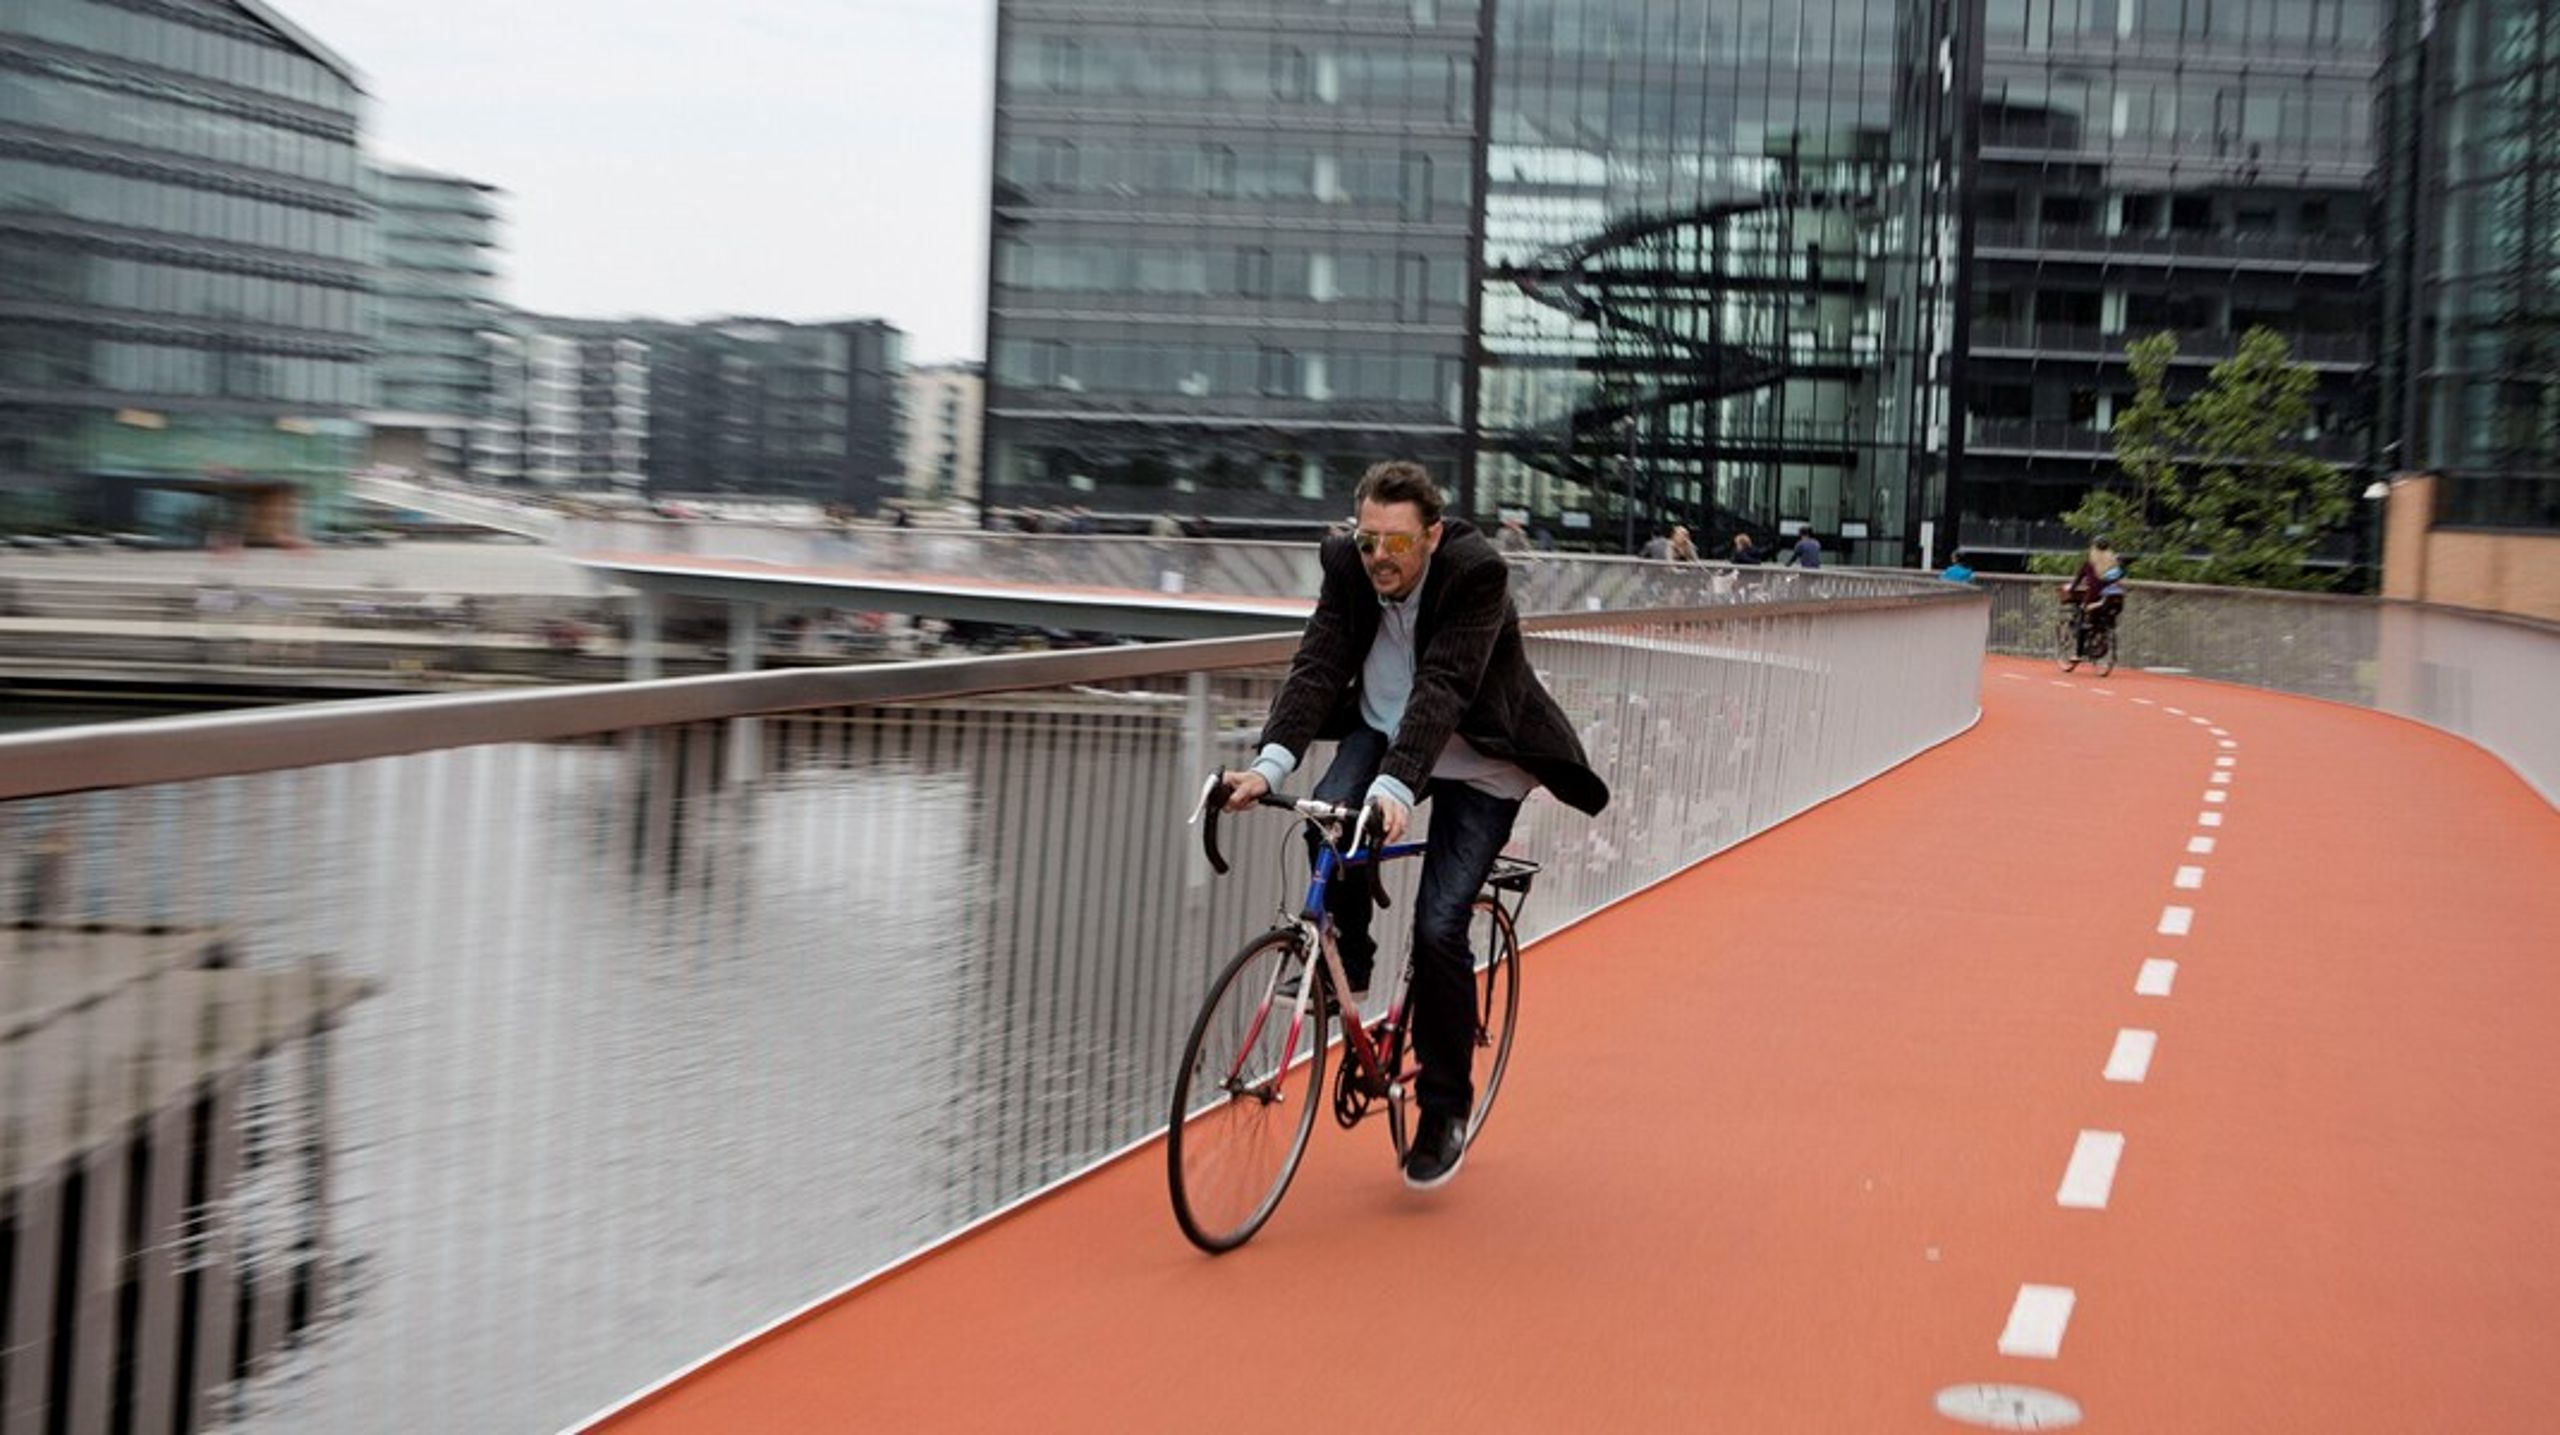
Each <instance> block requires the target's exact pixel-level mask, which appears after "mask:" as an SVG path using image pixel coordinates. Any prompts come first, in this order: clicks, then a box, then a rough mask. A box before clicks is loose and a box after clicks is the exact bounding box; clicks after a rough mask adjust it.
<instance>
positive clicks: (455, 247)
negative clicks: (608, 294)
mask: <svg viewBox="0 0 2560 1435" xmlns="http://www.w3.org/2000/svg"><path fill="white" fill-rule="evenodd" d="M365 178H366V187H367V190H368V193H369V197H370V198H371V199H372V201H373V204H374V209H375V261H376V267H375V269H374V294H375V299H374V316H375V324H376V333H377V336H378V342H379V343H380V345H381V353H380V355H379V357H378V358H377V360H376V367H375V371H374V390H375V392H374V401H375V403H376V404H378V405H379V406H380V408H381V409H382V410H383V412H385V413H387V414H393V415H402V416H408V417H409V418H410V419H411V421H413V422H414V421H416V420H420V419H438V418H440V419H443V420H445V421H446V422H445V423H444V424H443V425H442V427H444V428H448V429H452V430H454V431H456V432H463V431H467V429H468V426H469V425H470V424H472V423H473V422H476V421H477V420H478V419H480V418H482V417H483V416H485V414H486V412H487V409H488V403H489V386H490V381H491V380H490V374H491V365H492V362H493V355H492V354H491V352H490V345H489V343H488V340H487V339H486V338H485V337H484V335H485V334H486V333H487V332H488V330H489V329H490V326H491V322H492V318H493V315H494V313H495V308H496V301H497V293H496V290H497V271H496V268H495V267H494V266H493V265H492V264H491V263H490V258H489V255H490V251H491V250H492V249H493V248H495V247H496V245H497V242H498V235H497V229H498V211H497V206H496V204H495V201H494V196H495V194H496V192H497V191H496V189H495V188H494V187H493V186H490V185H486V184H482V183H480V182H479V181H477V180H469V179H462V178H459V177H457V176H454V175H447V174H436V173H434V172H432V171H428V170H420V169H410V168H407V167H404V166H397V165H379V164H377V165H370V166H368V167H367V169H366V173H365Z"/></svg>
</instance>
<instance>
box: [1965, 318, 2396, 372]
mask: <svg viewBox="0 0 2560 1435" xmlns="http://www.w3.org/2000/svg"><path fill="white" fill-rule="evenodd" d="M2154 332H2157V329H2156V326H2149V325H2142V324H2136V325H2134V326H2133V327H2132V328H2130V329H2126V330H2112V329H2099V328H2096V327H2093V326H2089V325H2078V324H2043V323H2036V324H2030V323H2023V322H2020V321H2018V320H2015V319H1985V320H1979V321H1977V322H1976V323H1975V324H1974V326H1973V348H1974V350H1975V351H1976V352H1982V351H1985V350H2013V351H2020V352H2033V353H2040V354H2076V355H2087V356H2095V357H2098V358H2103V359H2108V360H2122V359H2123V358H2124V355H2125V348H2126V346H2127V345H2129V344H2131V343H2133V342H2134V341H2135V340H2137V339H2141V338H2144V337H2147V336H2148V335H2150V334H2152V333H2154ZM2176 332H2177V335H2178V361H2179V362H2181V363H2204V362H2208V361H2216V360H2221V359H2228V358H2230V357H2231V356H2232V355H2234V354H2236V353H2238V352H2239V351H2240V338H2241V336H2240V335H2238V334H2236V333H2233V332H2231V331H2230V330H2227V329H2181V330H2178V331H2176ZM2285 342H2286V343H2287V344H2289V345H2291V346H2292V350H2293V357H2294V358H2295V359H2297V360H2299V361H2300V362H2302V363H2306V364H2314V365H2321V364H2325V365H2329V366H2332V367H2351V366H2357V365H2362V364H2367V363H2370V362H2372V360H2373V342H2372V341H2371V340H2370V339H2367V338H2366V337H2365V336H2363V335H2361V334H2287V335H2285Z"/></svg>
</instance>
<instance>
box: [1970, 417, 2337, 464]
mask: <svg viewBox="0 0 2560 1435" xmlns="http://www.w3.org/2000/svg"><path fill="white" fill-rule="evenodd" d="M1964 432H1965V451H1966V452H1967V453H1970V454H1975V455H2002V456H2023V457H2029V458H2087V459H2102V458H2109V457H2112V456H2113V455H2114V453H2115V436H2114V435H2113V434H2111V433H2109V432H2107V431H2106V430H2104V429H2098V428H2091V427H2089V426H2088V425H2086V424H2074V423H2038V422H2035V421H2033V420H2030V419H1990V418H1979V417H1976V418H1971V419H1967V420H1966V421H1965V430H1964ZM2294 448H2295V450H2296V451H2297V452H2300V453H2306V454H2309V455H2310V456H2311V457H2313V458H2319V459H2326V460H2328V461H2329V462H2331V463H2355V462H2358V461H2360V460H2361V459H2363V457H2364V446H2363V444H2361V443H2360V442H2358V441H2357V440H2356V439H2355V438H2354V437H2352V436H2351V435H2347V434H2336V433H2331V434H2321V435H2320V436H2318V437H2316V438H2298V439H2295V440H2294ZM2189 456H2190V457H2192V455H2189Z"/></svg>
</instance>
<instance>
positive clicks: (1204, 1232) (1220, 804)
mask: <svg viewBox="0 0 2560 1435" xmlns="http://www.w3.org/2000/svg"><path fill="white" fill-rule="evenodd" d="M1228 795H1229V793H1228V789H1227V787H1226V786H1225V784H1224V783H1223V782H1222V781H1221V780H1220V778H1219V776H1218V775H1217V774H1214V773H1213V774H1211V775H1210V778H1209V781H1208V784H1207V786H1205V787H1204V788H1203V789H1202V790H1201V795H1200V808H1199V811H1198V813H1197V815H1196V816H1195V817H1194V818H1193V820H1194V821H1196V822H1198V823H1200V824H1201V846H1202V848H1203V849H1204V851H1205V852H1206V853H1207V856H1208V859H1209V865H1210V866H1211V867H1212V868H1214V869H1215V870H1216V871H1217V872H1218V873H1219V874H1220V875H1224V874H1225V873H1226V872H1227V870H1228V865H1227V859H1226V856H1225V854H1224V853H1222V852H1221V851H1220V850H1219V846H1218V823H1219V817H1220V815H1221V814H1222V812H1223V811H1224V809H1225V807H1226V803H1227V798H1228ZM1258 805H1259V806H1262V807H1269V808H1277V809H1279V810H1281V811H1285V812H1288V813H1291V814H1292V815H1294V816H1296V817H1297V818H1298V819H1299V820H1300V822H1301V823H1303V824H1304V825H1305V826H1306V827H1307V828H1308V829H1309V830H1311V831H1312V832H1313V833H1314V834H1315V835H1316V837H1317V839H1318V840H1317V841H1316V843H1315V864H1314V870H1313V871H1312V872H1311V873H1310V875H1309V877H1308V881H1307V889H1306V894H1305V897H1304V899H1303V900H1302V901H1300V902H1299V903H1298V905H1297V908H1296V912H1295V915H1294V916H1293V917H1290V918H1289V919H1288V920H1285V921H1283V922H1282V923H1281V924H1280V925H1278V926H1275V927H1273V928H1272V929H1271V930H1269V931H1267V932H1265V933H1263V934H1262V935H1261V936H1259V937H1256V938H1254V939H1253V940H1252V941H1250V942H1247V943H1246V944H1245V946H1244V950H1242V951H1240V952H1238V953H1237V954H1236V955H1235V957H1234V959H1233V960H1231V961H1229V962H1228V963H1227V965H1226V968H1225V970H1224V971H1222V972H1221V973H1220V974H1219V975H1218V977H1217V979H1216V980H1215V981H1214V982H1213V983H1212V984H1211V985H1210V988H1209V994H1208V997H1207V998H1206V999H1205V1000H1203V1001H1202V1002H1201V1004H1200V1015H1199V1017H1198V1018H1197V1019H1196V1020H1195V1021H1193V1023H1192V1025H1191V1036H1190V1039H1189V1040H1188V1041H1186V1042H1185V1043H1184V1045H1183V1050H1182V1067H1181V1070H1180V1071H1179V1073H1178V1074H1177V1075H1176V1076H1175V1078H1174V1083H1173V1113H1172V1118H1171V1135H1170V1137H1169V1138H1168V1140H1167V1142H1166V1151H1165V1161H1166V1174H1167V1177H1168V1179H1169V1181H1170V1183H1171V1187H1172V1192H1173V1214H1174V1219H1175V1220H1176V1221H1177V1222H1179V1223H1180V1224H1181V1226H1182V1233H1183V1235H1185V1236H1187V1237H1189V1238H1190V1240H1191V1242H1192V1244H1194V1245H1196V1246H1198V1247H1200V1248H1201V1249H1202V1250H1204V1251H1209V1252H1212V1253H1215V1252H1219V1251H1230V1250H1233V1249H1235V1248H1236V1247H1238V1246H1240V1245H1243V1244H1244V1243H1245V1242H1246V1241H1248V1240H1251V1239H1252V1238H1253V1235H1254V1233H1255V1232H1256V1231H1259V1230H1261V1229H1262V1227H1263V1224H1264V1223H1265V1222H1267V1221H1269V1220H1270V1219H1271V1213H1272V1212H1274V1211H1276V1210H1278V1209H1279V1206H1280V1198H1281V1197H1282V1196H1283V1195H1285V1194H1287V1192H1288V1189H1289V1182H1290V1180H1291V1178H1293V1177H1294V1176H1296V1175H1297V1171H1298V1163H1299V1162H1300V1161H1301V1160H1302V1159H1303V1158H1304V1157H1305V1155H1306V1150H1307V1140H1308V1137H1309V1136H1310V1135H1311V1134H1312V1133H1313V1131H1314V1129H1315V1120H1316V1110H1317V1107H1318V1106H1319V1105H1320V1104H1324V1103H1320V1101H1319V1099H1318V1096H1319V1094H1327V1095H1328V1099H1329V1104H1330V1105H1331V1107H1332V1110H1333V1118H1334V1120H1335V1122H1336V1123H1337V1124H1339V1125H1341V1126H1342V1127H1343V1128H1344V1129H1346V1130H1348V1129H1349V1128H1351V1127H1354V1126H1357V1125H1359V1124H1360V1123H1361V1122H1362V1121H1363V1120H1365V1119H1367V1118H1368V1117H1369V1116H1370V1115H1371V1114H1372V1113H1374V1112H1376V1111H1378V1110H1380V1109H1383V1110H1384V1111H1385V1112H1386V1116H1387V1131H1388V1135H1389V1139H1390V1141H1391V1142H1392V1144H1393V1146H1394V1148H1395V1157H1396V1160H1397V1162H1398V1164H1399V1165H1401V1164H1402V1162H1403V1160H1404V1155H1405V1148H1406V1145H1407V1143H1408V1141H1410V1139H1411V1134H1412V1121H1411V1112H1410V1111H1409V1107H1410V1106H1411V1102H1412V1096H1413V1083H1414V1079H1415V1077H1416V1076H1417V1074H1418V1073H1419V1068H1418V1067H1416V1066H1413V1065H1411V1064H1409V1063H1408V1054H1407V1045H1408V1038H1409V1035H1410V1033H1409V1030H1408V1009H1407V1003H1406V998H1407V995H1408V993H1409V992H1410V990H1411V987H1412V982H1413V957H1412V951H1411V944H1410V943H1408V944H1407V949H1406V956H1405V960H1404V961H1403V962H1402V963H1401V964H1400V965H1399V967H1398V970H1397V973H1396V977H1395V980H1394V981H1393V982H1392V983H1391V984H1389V985H1388V986H1387V987H1385V988H1382V989H1380V990H1377V991H1373V992H1371V993H1370V994H1369V1006H1370V1008H1371V1010H1370V1011H1366V1012H1364V1011H1363V1010H1362V1009H1361V1007H1360V1005H1359V999H1358V998H1357V997H1355V996H1354V995H1353V994H1352V990H1351V987H1350V983H1349V982H1348V980H1347V979H1346V978H1345V976H1344V973H1343V967H1342V954H1341V952H1340V950H1339V949H1338V948H1337V946H1336V945H1335V941H1334V932H1333V919H1332V917H1331V916H1330V915H1329V914H1328V913H1327V911H1326V909H1325V892H1326V890H1327V888H1328V887H1329V886H1330V885H1331V884H1332V883H1333V882H1334V881H1335V880H1337V879H1338V878H1339V877H1341V875H1342V874H1343V873H1344V872H1345V871H1347V870H1349V869H1350V868H1352V867H1354V866H1358V865H1366V864H1384V863H1388V862H1398V861H1402V860H1404V859H1406V858H1410V857H1418V856H1420V855H1422V853H1423V852H1424V851H1426V850H1428V844H1427V843H1423V842H1406V843H1399V844H1395V845H1392V846H1388V845H1380V844H1376V843H1372V842H1370V841H1369V838H1368V833H1369V831H1370V830H1371V828H1372V825H1373V823H1372V819H1371V817H1370V815H1369V814H1368V813H1367V812H1364V811H1362V810H1359V809H1354V808H1348V807H1338V806H1335V805H1333V804H1330V803H1324V802H1317V801H1314V800H1312V799H1307V798H1295V797H1287V796H1283V795H1281V794H1279V793H1268V794H1265V795H1264V796H1263V797H1262V798H1261V799H1260V800H1259V803H1258ZM1537 874H1538V864H1537V863H1535V862H1528V861H1523V860H1520V859H1516V858H1511V857H1505V858H1502V859H1501V860H1500V861H1498V862H1496V863H1495V865H1494V869H1493V872H1492V875H1491V876H1489V877H1488V878H1487V879H1486V881H1485V885H1484V889H1483V891H1482V892H1480V893H1479V894H1478V895H1477V897H1476V900H1475V904H1474V915H1473V917H1472V918H1471V919H1470V921H1469V940H1468V946H1469V949H1470V950H1471V951H1472V952H1473V953H1474V954H1475V993H1476V1002H1475V1065H1474V1082H1475V1093H1476V1096H1475V1105H1474V1108H1473V1110H1472V1112H1471V1113H1470V1115H1469V1117H1468V1125H1467V1139H1468V1141H1469V1143H1470V1144H1472V1143H1473V1141H1474V1140H1475V1138H1476V1136H1477V1134H1478V1133H1479V1132H1481V1131H1482V1130H1483V1129H1484V1123H1485V1118H1486V1117H1487V1116H1488V1115H1490V1114H1491V1113H1492V1111H1493V1101H1494V1097H1495V1096H1496V1095H1497V1094H1498V1093H1499V1092H1500V1091H1501V1089H1502V1074H1503V1070H1504V1068H1505V1067H1506V1066H1508V1065H1509V1063H1510V1059H1511V1038H1512V1032H1513V1028H1514V1026H1515V1025H1516V1023H1517V1021H1518V1018H1519V998H1520V943H1519V936H1518V922H1519V917H1520V910H1521V908H1522V907H1523V906H1525V905H1526V904H1527V902H1528V897H1529V888H1530V885H1531V883H1532V882H1534V881H1535V880H1536V878H1537ZM1372 890H1373V891H1374V892H1375V893H1376V900H1377V901H1378V903H1379V905H1381V906H1384V905H1386V903H1387V895H1386V888H1385V885H1384V883H1383V882H1378V883H1373V884H1372ZM1282 910H1283V912H1284V913H1286V912H1287V911H1288V910H1289V909H1288V908H1287V907H1285V906H1284V907H1283V908H1282ZM1337 1014H1338V1015H1339V1016H1340V1017H1341V1034H1342V1043H1343V1056H1342V1065H1341V1068H1340V1070H1339V1072H1338V1073H1337V1075H1336V1076H1335V1078H1334V1080H1333V1082H1332V1084H1331V1086H1330V1087H1328V1086H1327V1084H1326V1081H1325V1065H1326V1052H1327V1050H1328V1049H1329V1048H1330V1047H1331V1046H1332V1044H1333V1041H1332V1037H1331V1033H1332V1031H1333V1029H1334V1028H1333V1024H1332V1020H1331V1018H1332V1017H1334V1016H1335V1015H1337Z"/></svg>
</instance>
